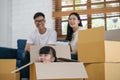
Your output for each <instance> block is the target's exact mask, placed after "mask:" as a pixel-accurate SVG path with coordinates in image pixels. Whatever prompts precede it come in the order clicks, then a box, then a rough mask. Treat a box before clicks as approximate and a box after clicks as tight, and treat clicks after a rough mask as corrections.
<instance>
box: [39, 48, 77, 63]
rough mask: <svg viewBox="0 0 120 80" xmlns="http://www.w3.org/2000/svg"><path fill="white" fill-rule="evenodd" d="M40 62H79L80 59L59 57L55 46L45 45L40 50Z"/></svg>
mask: <svg viewBox="0 0 120 80" xmlns="http://www.w3.org/2000/svg"><path fill="white" fill-rule="evenodd" d="M38 62H42V63H49V62H78V61H77V60H71V59H67V58H61V57H59V58H57V56H56V51H55V49H54V48H53V47H50V46H44V47H42V48H41V49H40V50H39V57H38Z"/></svg>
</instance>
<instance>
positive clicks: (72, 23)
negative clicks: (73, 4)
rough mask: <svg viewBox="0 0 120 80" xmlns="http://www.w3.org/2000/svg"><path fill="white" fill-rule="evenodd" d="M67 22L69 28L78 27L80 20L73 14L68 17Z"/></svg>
mask: <svg viewBox="0 0 120 80" xmlns="http://www.w3.org/2000/svg"><path fill="white" fill-rule="evenodd" d="M68 23H69V25H70V27H71V28H76V27H79V23H80V20H78V18H77V17H76V16H75V15H71V16H70V17H69V20H68Z"/></svg>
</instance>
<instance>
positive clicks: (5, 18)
mask: <svg viewBox="0 0 120 80" xmlns="http://www.w3.org/2000/svg"><path fill="white" fill-rule="evenodd" d="M11 13H12V2H11V1H10V0H0V47H11V45H12V43H11V41H12V25H11V22H12V21H11V19H12V16H11Z"/></svg>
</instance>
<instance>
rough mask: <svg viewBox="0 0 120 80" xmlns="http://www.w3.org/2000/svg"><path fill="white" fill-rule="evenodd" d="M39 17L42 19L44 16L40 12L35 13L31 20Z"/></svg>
mask: <svg viewBox="0 0 120 80" xmlns="http://www.w3.org/2000/svg"><path fill="white" fill-rule="evenodd" d="M39 16H42V17H43V18H45V15H44V14H43V13H42V12H37V13H35V15H34V17H33V19H35V18H37V17H39Z"/></svg>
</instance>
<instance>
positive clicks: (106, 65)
mask: <svg viewBox="0 0 120 80" xmlns="http://www.w3.org/2000/svg"><path fill="white" fill-rule="evenodd" d="M78 39H79V40H78V60H79V61H82V62H84V63H85V67H86V70H87V73H88V80H120V76H119V74H120V71H119V67H120V42H119V41H105V40H104V27H98V28H93V29H87V30H83V31H80V32H79V38H78Z"/></svg>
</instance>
